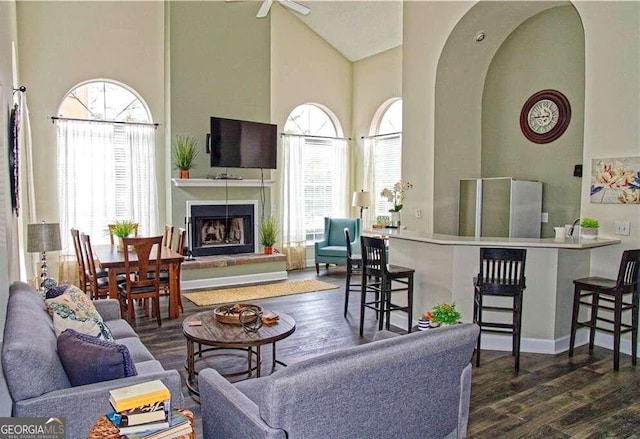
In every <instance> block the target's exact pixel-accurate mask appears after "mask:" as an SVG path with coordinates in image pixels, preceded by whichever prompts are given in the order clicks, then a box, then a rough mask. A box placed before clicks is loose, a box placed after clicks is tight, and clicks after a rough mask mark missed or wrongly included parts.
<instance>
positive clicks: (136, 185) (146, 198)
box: [123, 125, 160, 236]
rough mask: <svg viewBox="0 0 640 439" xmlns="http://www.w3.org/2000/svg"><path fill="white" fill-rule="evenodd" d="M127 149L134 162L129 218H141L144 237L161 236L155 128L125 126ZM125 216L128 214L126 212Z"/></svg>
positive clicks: (130, 164) (127, 172)
mask: <svg viewBox="0 0 640 439" xmlns="http://www.w3.org/2000/svg"><path fill="white" fill-rule="evenodd" d="M125 130H126V134H127V148H128V150H129V154H130V157H131V160H129V161H127V164H128V165H129V169H127V171H126V175H129V176H131V179H132V181H131V195H132V196H131V197H130V198H129V199H128V200H129V206H128V207H129V212H131V214H130V215H128V216H126V218H136V219H139V220H140V221H139V223H140V230H139V233H140V235H141V236H152V235H155V234H157V233H158V231H159V230H160V229H159V224H158V196H157V189H156V185H157V181H156V167H155V127H153V126H149V125H125ZM123 215H127V214H126V213H124V214H123Z"/></svg>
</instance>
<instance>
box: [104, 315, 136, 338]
mask: <svg viewBox="0 0 640 439" xmlns="http://www.w3.org/2000/svg"><path fill="white" fill-rule="evenodd" d="M104 323H105V324H106V325H107V326H108V327H109V331H111V335H113V338H114V339H115V341H118V340H120V339H121V338H129V337H137V336H138V334H136V332H135V331H134V330H133V328H132V327H131V325H129V322H127V321H126V320H124V319H117V320H108V321H106V322H104Z"/></svg>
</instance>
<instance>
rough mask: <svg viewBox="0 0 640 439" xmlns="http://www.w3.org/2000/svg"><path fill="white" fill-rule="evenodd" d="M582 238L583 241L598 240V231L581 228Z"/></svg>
mask: <svg viewBox="0 0 640 439" xmlns="http://www.w3.org/2000/svg"><path fill="white" fill-rule="evenodd" d="M580 237H581V238H582V239H596V238H597V237H598V229H586V228H584V227H581V228H580Z"/></svg>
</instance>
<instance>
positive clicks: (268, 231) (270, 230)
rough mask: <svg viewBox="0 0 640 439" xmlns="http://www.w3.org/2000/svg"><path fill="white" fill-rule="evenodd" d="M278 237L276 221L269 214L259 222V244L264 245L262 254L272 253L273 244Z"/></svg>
mask: <svg viewBox="0 0 640 439" xmlns="http://www.w3.org/2000/svg"><path fill="white" fill-rule="evenodd" d="M277 237H278V222H277V221H276V220H275V218H274V217H273V216H269V217H268V218H266V219H265V220H264V221H262V223H261V224H260V244H261V245H263V246H264V254H265V255H270V254H272V253H273V245H274V244H275V243H276V238H277Z"/></svg>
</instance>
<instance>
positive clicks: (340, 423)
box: [198, 324, 478, 439]
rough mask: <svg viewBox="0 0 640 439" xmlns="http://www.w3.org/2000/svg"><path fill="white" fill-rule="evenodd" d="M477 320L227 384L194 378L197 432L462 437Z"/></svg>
mask: <svg viewBox="0 0 640 439" xmlns="http://www.w3.org/2000/svg"><path fill="white" fill-rule="evenodd" d="M477 338H478V327H477V326H476V325H474V324H461V325H454V326H450V327H443V328H438V329H432V330H429V331H422V332H417V333H412V334H408V335H403V336H393V335H391V333H389V332H386V331H383V332H380V333H378V335H377V336H376V341H374V342H372V343H368V344H365V345H361V346H356V347H353V348H348V349H343V350H339V351H336V352H332V353H329V354H325V355H320V356H318V357H315V358H311V359H308V360H304V361H301V362H299V363H296V364H292V365H289V367H287V368H283V369H280V370H278V371H276V372H274V373H273V374H271V375H270V376H267V377H262V378H257V379H251V380H246V381H242V382H239V383H236V384H231V383H229V382H228V381H227V380H226V379H224V378H223V377H221V376H220V374H218V372H216V371H215V370H213V369H205V370H203V371H201V372H200V375H199V376H198V385H199V388H200V400H201V407H202V422H203V432H204V437H205V438H225V439H228V438H288V439H292V438H321V437H323V438H324V437H327V438H330V437H335V438H341V439H345V438H392V437H393V438H400V437H401V438H464V437H466V433H467V422H468V418H469V398H470V393H471V364H470V360H471V355H472V353H473V348H474V346H475V343H476V340H477Z"/></svg>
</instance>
